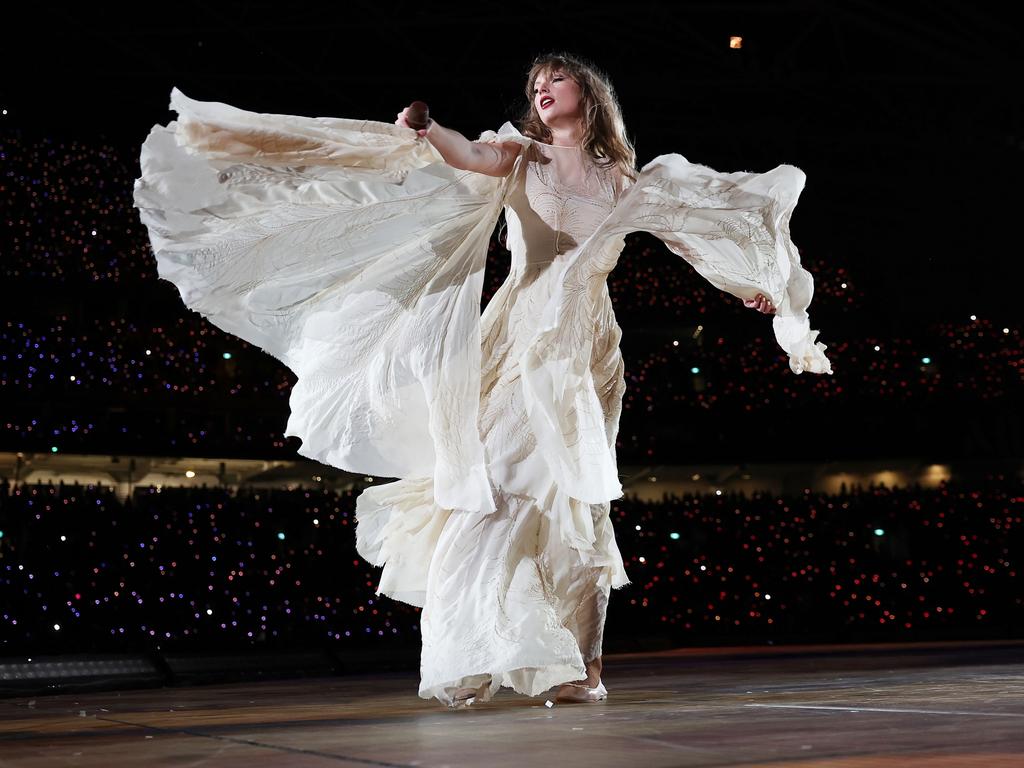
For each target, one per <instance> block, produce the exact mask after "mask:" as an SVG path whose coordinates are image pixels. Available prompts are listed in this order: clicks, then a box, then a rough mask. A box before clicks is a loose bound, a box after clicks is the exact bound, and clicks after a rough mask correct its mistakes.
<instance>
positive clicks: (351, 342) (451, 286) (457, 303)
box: [134, 89, 506, 512]
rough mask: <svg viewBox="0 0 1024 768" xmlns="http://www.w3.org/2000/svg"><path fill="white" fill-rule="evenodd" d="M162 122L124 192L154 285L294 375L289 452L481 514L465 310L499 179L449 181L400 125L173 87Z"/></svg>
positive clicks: (472, 347)
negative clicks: (283, 111)
mask: <svg viewBox="0 0 1024 768" xmlns="http://www.w3.org/2000/svg"><path fill="white" fill-rule="evenodd" d="M171 107H172V109H175V110H176V111H177V112H178V119H177V120H176V121H172V122H171V123H169V124H168V125H167V126H161V125H157V126H154V128H153V130H152V131H151V132H150V134H149V136H148V137H147V139H146V141H145V143H144V144H143V146H142V153H141V158H140V165H141V171H142V173H141V177H140V178H139V179H137V180H136V182H135V190H134V199H135V206H136V207H137V208H138V209H139V213H140V217H141V219H142V221H143V223H144V224H145V225H146V227H147V229H148V232H149V236H150V241H151V243H152V245H153V251H154V255H155V257H156V262H157V269H158V274H159V276H160V277H161V278H163V279H165V280H168V281H170V282H171V283H173V284H174V285H175V286H176V288H177V289H178V292H179V293H180V295H181V298H182V301H183V302H184V304H185V305H186V306H187V307H188V308H190V309H192V310H194V311H196V312H198V313H200V314H202V315H203V316H204V317H205V318H206V319H207V320H208V321H209V322H211V323H212V324H213V325H215V326H217V327H218V328H220V329H222V330H224V331H226V332H228V333H231V334H233V335H235V336H238V337H239V338H242V339H244V340H246V341H248V342H250V343H252V344H254V345H256V346H258V347H260V348H261V349H263V350H264V351H266V352H267V353H268V354H270V355H273V356H274V357H276V358H277V359H279V360H281V361H282V362H283V363H284V364H285V365H287V366H288V367H289V368H290V369H291V370H292V371H293V372H294V373H295V374H296V376H297V381H296V383H295V386H294V387H293V389H292V392H291V397H290V401H289V405H290V408H291V413H290V415H289V418H288V424H287V427H286V430H285V435H288V436H296V437H299V438H301V439H302V446H301V447H300V448H299V449H298V452H299V453H300V454H301V455H303V456H306V457H308V458H311V459H315V460H317V461H321V462H323V463H325V464H329V465H332V466H336V467H340V468H342V469H345V470H348V471H352V472H359V473H365V474H371V475H379V476H384V477H398V478H408V477H431V478H433V481H434V482H433V490H434V494H435V498H436V501H437V503H438V504H439V505H441V506H443V507H445V508H449V509H453V508H460V509H468V510H479V511H482V512H489V511H493V510H494V508H495V507H494V500H493V497H492V494H491V489H490V486H489V480H488V477H487V473H486V470H485V467H484V455H483V447H482V445H481V443H480V440H479V436H478V431H477V428H476V421H477V415H478V409H479V397H480V346H481V344H480V301H481V293H482V287H483V273H484V265H485V261H486V254H487V247H488V243H489V240H490V234H491V232H492V230H493V228H494V225H495V222H496V220H497V216H498V213H499V212H500V207H501V201H502V197H503V192H504V187H505V184H506V181H505V179H503V178H493V177H488V176H484V175H482V174H476V173H471V172H468V171H459V170H456V169H454V168H452V167H451V166H448V165H447V164H445V163H444V162H443V161H442V160H441V159H440V156H439V155H438V153H437V152H436V150H435V149H434V148H433V147H432V146H431V145H430V144H429V142H427V141H426V140H425V139H423V138H421V137H419V136H417V134H416V132H415V131H413V130H411V129H408V128H404V127H401V126H396V125H391V124H386V123H378V122H374V121H367V120H348V119H342V118H308V117H299V116H294V115H273V114H259V113H253V112H246V111H244V110H240V109H237V108H235V107H231V106H229V105H226V104H221V103H217V102H197V101H194V100H192V99H188V98H187V97H185V96H184V95H183V94H182V93H181V92H180V91H178V90H177V89H175V90H174V91H173V92H172V97H171ZM491 133H493V132H491Z"/></svg>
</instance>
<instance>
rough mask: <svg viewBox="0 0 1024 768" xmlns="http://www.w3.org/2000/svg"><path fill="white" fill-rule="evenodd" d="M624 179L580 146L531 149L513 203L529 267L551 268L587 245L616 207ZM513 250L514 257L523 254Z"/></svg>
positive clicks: (539, 145) (536, 144) (536, 146)
mask: <svg viewBox="0 0 1024 768" xmlns="http://www.w3.org/2000/svg"><path fill="white" fill-rule="evenodd" d="M619 176H620V174H619V172H618V171H617V169H615V168H614V167H603V166H601V165H600V164H599V163H598V162H597V161H596V160H594V159H593V158H592V157H590V155H589V154H588V153H586V152H584V151H583V150H582V149H580V148H578V147H560V146H552V145H548V144H543V143H541V142H533V143H532V144H531V145H529V146H528V147H526V148H525V149H524V155H523V158H522V165H521V167H520V170H519V178H518V179H517V182H518V183H517V184H516V188H515V189H514V190H513V192H512V194H510V196H509V200H508V204H509V206H510V207H511V208H512V210H513V211H514V212H515V214H516V218H517V220H518V221H517V224H518V226H516V227H514V229H516V230H517V231H519V233H520V234H521V238H522V243H521V247H520V248H519V249H518V250H519V251H520V253H521V255H522V256H523V257H524V261H525V263H526V264H546V263H550V262H551V261H553V260H554V259H556V258H557V257H558V256H561V255H562V254H565V253H567V252H569V251H572V250H573V249H575V248H577V247H578V246H579V245H580V244H582V243H583V241H584V240H586V239H587V237H589V236H590V235H591V234H592V233H593V232H594V230H595V229H596V228H597V226H598V225H599V224H600V223H601V222H602V221H603V220H604V219H605V218H606V217H607V216H608V214H609V213H610V212H611V211H612V209H613V208H614V207H615V201H616V199H617V197H618V195H619V193H620V186H621V182H620V181H619ZM512 250H513V254H514V257H515V256H519V255H520V254H517V253H516V250H517V249H516V248H515V247H514V246H513V247H512ZM514 260H515V261H519V259H518V258H515V259H514Z"/></svg>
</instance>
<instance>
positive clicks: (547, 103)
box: [540, 97, 555, 109]
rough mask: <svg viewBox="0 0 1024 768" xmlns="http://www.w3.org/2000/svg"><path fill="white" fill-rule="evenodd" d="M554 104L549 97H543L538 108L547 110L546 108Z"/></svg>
mask: <svg viewBox="0 0 1024 768" xmlns="http://www.w3.org/2000/svg"><path fill="white" fill-rule="evenodd" d="M554 103H555V100H554V99H552V98H549V97H545V98H543V99H541V102H540V108H541V109H547V108H548V107H550V106H551V105H552V104H554Z"/></svg>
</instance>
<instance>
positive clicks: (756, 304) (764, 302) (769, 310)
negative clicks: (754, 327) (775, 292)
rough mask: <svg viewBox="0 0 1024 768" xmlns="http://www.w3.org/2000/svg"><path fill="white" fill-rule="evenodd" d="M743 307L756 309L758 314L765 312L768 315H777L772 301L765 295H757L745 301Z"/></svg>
mask: <svg viewBox="0 0 1024 768" xmlns="http://www.w3.org/2000/svg"><path fill="white" fill-rule="evenodd" d="M743 306H745V307H750V308H752V309H756V310H757V311H758V312H764V314H766V315H774V314H775V306H774V305H773V304H772V302H771V299H769V298H768V297H767V296H765V295H764V294H763V293H759V294H757V296H756V297H754V298H753V299H743Z"/></svg>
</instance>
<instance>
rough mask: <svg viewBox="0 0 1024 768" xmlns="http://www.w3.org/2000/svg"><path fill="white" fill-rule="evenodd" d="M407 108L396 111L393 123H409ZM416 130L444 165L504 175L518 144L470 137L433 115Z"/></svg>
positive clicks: (512, 161) (519, 147) (514, 156)
mask: <svg viewBox="0 0 1024 768" xmlns="http://www.w3.org/2000/svg"><path fill="white" fill-rule="evenodd" d="M408 110H409V108H408V107H406V108H405V109H403V110H402V111H401V112H399V113H398V119H397V120H395V124H396V125H404V126H405V127H406V128H409V127H411V126H409V124H408V122H406V114H407V112H408ZM418 133H419V135H420V136H425V137H426V139H427V141H429V142H430V143H431V144H433V145H434V148H435V149H436V150H437V151H438V152H439V153H440V155H441V157H443V158H444V161H445V162H446V163H448V165H450V166H452V167H453V168H458V169H459V170H460V171H474V172H475V173H483V174H486V175H487V176H507V175H508V173H509V171H511V170H512V164H513V163H514V162H515V160H516V156H517V155H518V154H519V151H520V149H521V146H522V145H520V144H519V143H517V142H514V141H506V142H495V143H490V142H481V141H470V140H469V139H467V138H466V137H465V136H463V135H462V134H461V133H459V132H458V131H456V130H454V129H452V128H445V127H444V126H443V125H441V124H440V123H438V122H437V121H436V120H434V119H433V118H430V122H429V123H428V124H427V127H426V128H425V129H421V130H419V131H418Z"/></svg>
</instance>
